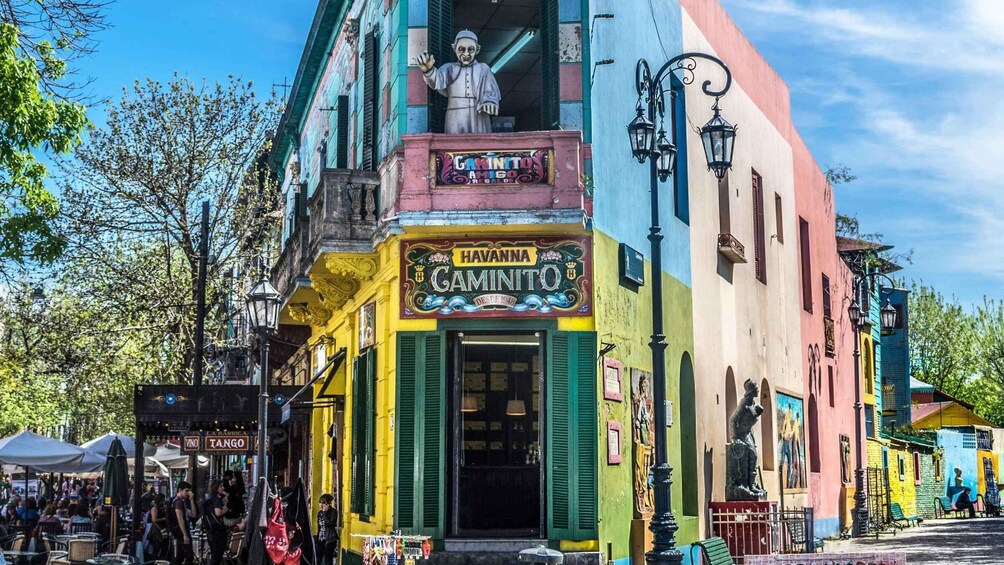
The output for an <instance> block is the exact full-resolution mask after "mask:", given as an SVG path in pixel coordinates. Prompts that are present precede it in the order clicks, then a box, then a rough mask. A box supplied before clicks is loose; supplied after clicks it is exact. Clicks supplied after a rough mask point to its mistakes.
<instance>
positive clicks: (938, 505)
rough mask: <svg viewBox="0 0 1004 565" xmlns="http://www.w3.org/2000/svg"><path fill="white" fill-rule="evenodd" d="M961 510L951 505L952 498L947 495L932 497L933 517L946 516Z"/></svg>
mask: <svg viewBox="0 0 1004 565" xmlns="http://www.w3.org/2000/svg"><path fill="white" fill-rule="evenodd" d="M961 513H962V510H958V509H956V508H955V507H954V506H952V499H951V497H948V496H939V497H937V498H935V499H934V517H935V518H939V517H940V518H947V517H948V515H949V514H961Z"/></svg>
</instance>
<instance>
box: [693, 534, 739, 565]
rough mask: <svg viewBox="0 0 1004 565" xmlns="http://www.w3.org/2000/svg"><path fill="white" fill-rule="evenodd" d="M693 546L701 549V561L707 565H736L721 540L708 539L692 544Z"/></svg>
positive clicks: (723, 541)
mask: <svg viewBox="0 0 1004 565" xmlns="http://www.w3.org/2000/svg"><path fill="white" fill-rule="evenodd" d="M694 545H695V546H697V547H699V548H701V555H702V559H703V561H704V562H705V563H707V564H708V565H736V562H735V561H734V560H733V559H732V554H731V553H729V546H727V545H725V540H723V539H722V538H719V537H714V538H708V539H706V540H702V541H698V542H694Z"/></svg>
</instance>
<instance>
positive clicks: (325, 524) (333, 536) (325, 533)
mask: <svg viewBox="0 0 1004 565" xmlns="http://www.w3.org/2000/svg"><path fill="white" fill-rule="evenodd" d="M332 502H334V497H333V496H331V495H330V494H327V493H325V494H322V495H321V499H320V505H321V510H320V512H318V513H317V550H318V551H320V552H321V562H320V565H334V563H335V561H334V558H335V552H336V551H337V549H338V512H336V511H335V509H334V508H332V506H331V503H332Z"/></svg>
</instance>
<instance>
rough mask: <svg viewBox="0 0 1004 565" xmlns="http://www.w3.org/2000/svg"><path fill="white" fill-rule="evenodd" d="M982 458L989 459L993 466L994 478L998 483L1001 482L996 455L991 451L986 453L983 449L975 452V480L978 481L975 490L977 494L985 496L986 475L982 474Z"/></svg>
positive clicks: (998, 461)
mask: <svg viewBox="0 0 1004 565" xmlns="http://www.w3.org/2000/svg"><path fill="white" fill-rule="evenodd" d="M984 457H989V458H990V461H991V464H992V465H993V468H994V477H996V478H997V482H998V483H1000V482H1001V473H1000V460H998V458H997V454H996V453H994V452H992V451H986V450H983V449H978V450H976V478H977V479H976V480H977V481H978V482H977V483H976V489H977V490H978V491H979V492H981V493H984V494H985V493H986V489H987V482H986V473H984V472H983V458H984Z"/></svg>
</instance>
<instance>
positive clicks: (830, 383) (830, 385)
mask: <svg viewBox="0 0 1004 565" xmlns="http://www.w3.org/2000/svg"><path fill="white" fill-rule="evenodd" d="M826 383H827V385H828V387H827V388H829V393H830V394H829V396H830V408H833V407H835V406H836V405H837V404H836V400H834V398H833V390H834V389H833V365H828V366H827V367H826Z"/></svg>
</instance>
